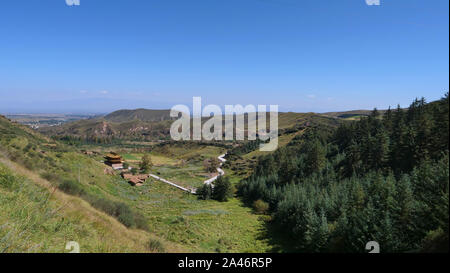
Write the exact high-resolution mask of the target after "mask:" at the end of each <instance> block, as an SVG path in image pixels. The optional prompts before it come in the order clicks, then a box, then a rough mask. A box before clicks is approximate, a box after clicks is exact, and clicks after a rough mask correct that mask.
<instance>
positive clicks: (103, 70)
mask: <svg viewBox="0 0 450 273" xmlns="http://www.w3.org/2000/svg"><path fill="white" fill-rule="evenodd" d="M448 5H449V2H448V0H433V1H426V0H381V5H380V6H368V5H366V3H365V0H339V1H338V0H322V1H318V0H177V1H176V0H109V1H107V0H81V5H80V6H72V7H69V6H67V5H66V3H65V0H41V1H35V0H14V1H12V0H10V1H2V4H1V6H0V113H7V112H10V113H11V112H41V113H43V112H47V113H48V112H66V113H69V112H72V113H75V112H77V113H79V112H89V113H98V112H109V111H113V110H117V109H120V108H138V107H144V108H155V109H162V108H170V107H172V106H173V105H175V104H180V103H181V104H188V105H191V104H192V97H193V96H201V97H202V99H203V102H204V103H205V104H206V103H208V104H209V103H211V104H218V105H225V104H255V105H256V104H278V105H279V106H280V110H282V111H297V112H309V111H317V112H325V111H335V110H350V109H371V108H373V107H378V108H385V107H387V106H389V105H396V104H398V103H399V104H401V105H402V106H407V105H408V104H409V103H410V102H411V101H412V100H413V99H414V98H415V97H422V96H424V97H425V98H426V99H427V100H435V99H438V98H440V97H441V96H442V95H443V94H444V93H445V92H447V91H448V89H449V88H448V87H449V78H448V77H449V76H448V75H449V44H448V43H449V36H448V35H449V13H448V11H449V6H448Z"/></svg>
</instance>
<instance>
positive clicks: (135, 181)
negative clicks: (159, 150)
mask: <svg viewBox="0 0 450 273" xmlns="http://www.w3.org/2000/svg"><path fill="white" fill-rule="evenodd" d="M122 177H123V179H125V180H127V181H128V183H130V184H131V185H132V186H137V187H140V186H142V185H144V183H145V181H146V180H147V179H148V178H149V177H150V175H148V174H137V175H133V174H131V173H125V172H124V173H122Z"/></svg>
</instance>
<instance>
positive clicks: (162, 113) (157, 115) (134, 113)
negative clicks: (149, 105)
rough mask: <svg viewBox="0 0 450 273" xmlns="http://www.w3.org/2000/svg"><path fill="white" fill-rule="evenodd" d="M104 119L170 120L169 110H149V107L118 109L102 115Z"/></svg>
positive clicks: (122, 120)
mask: <svg viewBox="0 0 450 273" xmlns="http://www.w3.org/2000/svg"><path fill="white" fill-rule="evenodd" d="M104 119H105V120H107V121H111V122H129V121H134V120H139V121H165V120H171V119H172V118H171V117H170V110H150V109H142V108H141V109H135V110H118V111H115V112H112V113H111V114H108V115H106V116H105V117H104Z"/></svg>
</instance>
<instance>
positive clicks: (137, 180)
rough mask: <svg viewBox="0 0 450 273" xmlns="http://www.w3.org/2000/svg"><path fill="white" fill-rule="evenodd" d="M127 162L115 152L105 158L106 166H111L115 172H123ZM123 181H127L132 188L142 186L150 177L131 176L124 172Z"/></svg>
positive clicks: (143, 175)
mask: <svg viewBox="0 0 450 273" xmlns="http://www.w3.org/2000/svg"><path fill="white" fill-rule="evenodd" d="M124 162H125V161H124V160H123V159H122V157H121V156H120V155H119V154H117V153H114V152H110V153H108V154H107V155H106V156H105V164H107V165H109V166H111V168H113V169H114V170H123V169H124V167H123V163H124ZM121 175H122V177H123V179H125V180H127V181H128V183H130V184H131V185H132V186H138V187H139V186H142V185H144V183H145V181H146V180H147V179H148V178H149V177H150V175H148V174H136V175H134V174H131V173H129V172H128V170H126V171H123V172H122V174H121Z"/></svg>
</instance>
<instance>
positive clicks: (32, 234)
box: [0, 116, 185, 252]
mask: <svg viewBox="0 0 450 273" xmlns="http://www.w3.org/2000/svg"><path fill="white" fill-rule="evenodd" d="M81 170H82V171H81ZM114 181H115V178H114V177H111V176H109V175H106V174H104V165H102V164H101V163H99V162H98V161H95V160H93V159H91V158H89V157H87V156H84V155H83V154H80V153H78V152H77V151H76V150H73V149H71V148H70V147H67V146H66V145H64V144H61V143H58V142H55V141H52V140H50V139H48V138H47V137H45V136H42V135H40V134H39V133H37V132H35V131H33V130H31V129H30V128H28V127H26V126H23V125H20V124H17V123H13V122H10V121H9V120H8V119H6V118H4V117H2V116H0V211H2V212H3V213H1V215H0V251H3V252H64V251H65V246H66V243H67V242H68V241H77V242H79V243H80V247H81V251H82V252H160V251H174V252H177V251H185V249H184V248H182V247H180V246H178V245H176V244H173V243H170V242H165V240H163V239H160V238H158V237H156V236H155V235H153V234H151V233H149V232H148V231H147V230H146V229H147V228H146V224H145V220H144V218H143V216H142V215H140V214H139V212H138V211H137V210H135V209H133V208H131V207H129V206H128V205H127V204H125V203H123V202H121V201H120V199H118V198H117V197H116V196H114V195H113V194H111V193H110V192H109V191H108V189H107V187H109V185H110V184H111V183H117V182H114ZM151 241H153V242H154V241H158V242H160V243H159V244H161V245H163V246H164V249H165V250H164V249H163V248H162V247H161V248H158V249H155V248H152V247H151V244H150V243H149V242H151Z"/></svg>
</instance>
